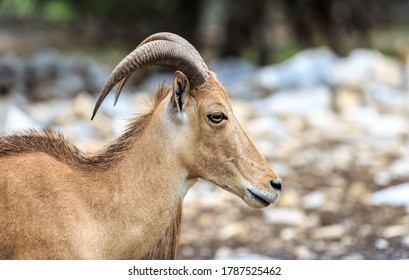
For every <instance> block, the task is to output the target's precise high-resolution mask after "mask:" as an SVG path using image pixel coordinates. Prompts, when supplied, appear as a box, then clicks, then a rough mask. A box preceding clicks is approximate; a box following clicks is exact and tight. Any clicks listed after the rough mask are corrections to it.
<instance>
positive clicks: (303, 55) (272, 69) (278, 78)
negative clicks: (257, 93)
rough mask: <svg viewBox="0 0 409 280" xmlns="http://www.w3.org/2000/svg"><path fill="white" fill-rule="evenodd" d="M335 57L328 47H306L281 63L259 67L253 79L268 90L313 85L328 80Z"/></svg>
mask: <svg viewBox="0 0 409 280" xmlns="http://www.w3.org/2000/svg"><path fill="white" fill-rule="evenodd" d="M336 59H337V57H336V55H335V54H334V53H333V52H332V51H330V50H329V49H328V48H318V49H308V50H305V51H301V52H299V53H298V54H296V55H295V56H293V57H292V58H290V59H289V60H287V61H284V62H283V63H281V64H278V65H271V66H267V67H264V68H261V69H260V70H259V71H258V73H257V74H256V77H255V80H256V82H257V84H259V85H260V86H261V87H262V88H264V89H266V90H268V91H276V90H279V89H284V88H294V87H298V88H305V87H313V86H316V85H317V84H321V83H323V82H326V81H327V80H328V77H327V76H328V73H329V72H330V70H331V69H332V68H333V65H334V64H335V62H336Z"/></svg>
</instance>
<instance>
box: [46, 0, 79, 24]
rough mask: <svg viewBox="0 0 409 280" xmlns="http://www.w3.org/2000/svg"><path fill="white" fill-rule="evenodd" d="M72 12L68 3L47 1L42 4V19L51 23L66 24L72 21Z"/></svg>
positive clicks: (60, 0)
mask: <svg viewBox="0 0 409 280" xmlns="http://www.w3.org/2000/svg"><path fill="white" fill-rule="evenodd" d="M72 16H73V10H72V7H71V4H70V3H69V1H64V0H58V1H49V2H46V3H45V4H44V7H43V17H44V19H45V20H48V21H52V22H68V21H70V20H71V19H72Z"/></svg>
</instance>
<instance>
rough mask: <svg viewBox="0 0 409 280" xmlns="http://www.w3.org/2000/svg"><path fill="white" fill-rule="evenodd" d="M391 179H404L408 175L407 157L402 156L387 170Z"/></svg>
mask: <svg viewBox="0 0 409 280" xmlns="http://www.w3.org/2000/svg"><path fill="white" fill-rule="evenodd" d="M388 173H389V174H390V175H391V176H392V178H394V179H397V178H404V177H407V176H408V175H409V156H403V157H401V158H399V159H397V160H396V161H394V162H393V163H392V165H391V166H390V167H389V169H388Z"/></svg>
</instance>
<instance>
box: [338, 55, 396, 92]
mask: <svg viewBox="0 0 409 280" xmlns="http://www.w3.org/2000/svg"><path fill="white" fill-rule="evenodd" d="M332 81H333V83H334V84H335V85H336V86H341V87H342V86H344V87H354V88H361V89H364V88H366V86H367V85H368V84H370V83H371V82H374V81H377V82H379V83H383V84H386V85H390V86H394V87H399V86H401V85H402V84H403V73H402V71H401V65H400V64H399V63H398V62H396V61H395V60H393V59H391V58H388V57H385V56H383V55H382V54H381V53H379V52H377V51H372V50H366V49H356V50H353V51H352V52H351V53H350V54H349V55H348V56H347V57H346V58H343V59H339V60H338V61H337V63H336V66H335V67H334V68H333V69H332Z"/></svg>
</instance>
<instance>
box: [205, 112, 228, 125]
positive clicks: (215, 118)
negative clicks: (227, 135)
mask: <svg viewBox="0 0 409 280" xmlns="http://www.w3.org/2000/svg"><path fill="white" fill-rule="evenodd" d="M207 118H208V119H209V121H211V122H212V123H215V124H219V123H221V122H222V120H227V117H226V116H225V114H223V113H222V112H217V113H213V114H209V115H207Z"/></svg>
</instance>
